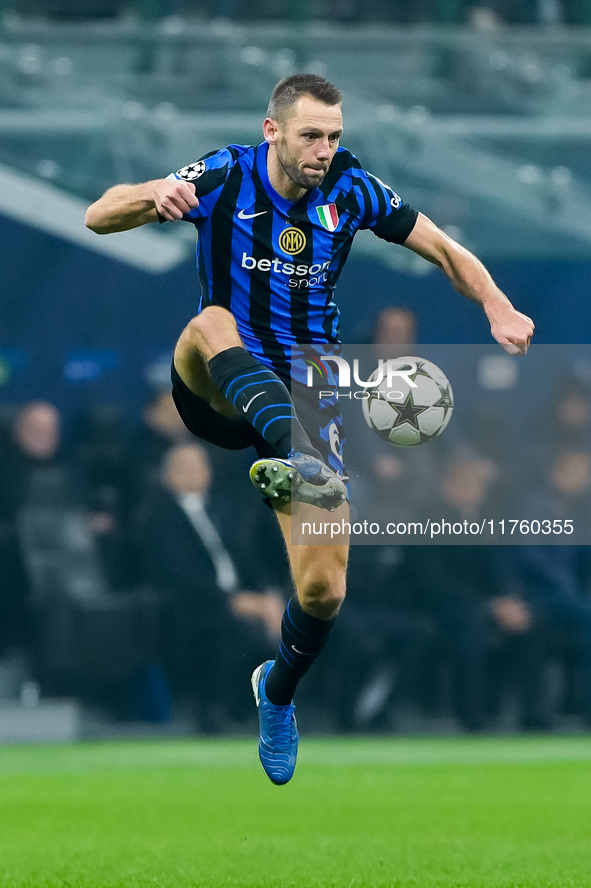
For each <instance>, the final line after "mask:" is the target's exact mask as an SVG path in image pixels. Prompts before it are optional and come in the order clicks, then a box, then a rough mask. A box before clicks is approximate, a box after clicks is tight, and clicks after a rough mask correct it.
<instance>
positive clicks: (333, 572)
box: [297, 564, 346, 620]
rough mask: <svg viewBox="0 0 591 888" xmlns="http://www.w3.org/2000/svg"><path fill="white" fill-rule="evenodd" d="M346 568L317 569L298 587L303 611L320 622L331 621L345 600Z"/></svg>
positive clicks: (336, 565) (322, 567)
mask: <svg viewBox="0 0 591 888" xmlns="http://www.w3.org/2000/svg"><path fill="white" fill-rule="evenodd" d="M345 586H346V583H345V567H344V565H342V566H341V565H339V564H333V565H332V567H331V568H328V566H326V567H325V566H320V567H316V569H314V570H311V571H310V572H309V574H308V575H307V576H305V577H304V578H303V579H302V580H301V581H300V583H299V584H298V586H297V593H298V598H299V601H300V604H301V605H302V607H303V609H304V610H305V611H306V612H307V613H309V614H311V615H312V616H313V617H318V619H320V620H330V618H331V617H333V616H334V615H335V614H336V613H337V611H338V610H339V608H340V606H341V604H342V603H343V601H344V599H345Z"/></svg>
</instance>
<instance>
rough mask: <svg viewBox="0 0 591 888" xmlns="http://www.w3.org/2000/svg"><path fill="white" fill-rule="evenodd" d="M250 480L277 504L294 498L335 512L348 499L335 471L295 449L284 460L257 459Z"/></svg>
mask: <svg viewBox="0 0 591 888" xmlns="http://www.w3.org/2000/svg"><path fill="white" fill-rule="evenodd" d="M250 480H251V481H252V483H253V484H254V485H255V487H258V489H259V490H260V491H261V492H262V493H264V494H265V495H266V496H268V497H270V498H271V499H275V500H276V501H277V502H279V503H284V502H289V501H290V500H291V499H293V500H297V501H298V502H301V503H310V504H311V505H313V506H318V507H319V508H321V509H328V511H329V512H334V510H335V509H336V508H337V506H341V505H342V504H343V503H344V502H346V500H347V488H346V487H345V485H344V483H343V480H342V478H340V477H339V476H338V475H337V474H336V472H333V470H332V469H329V467H328V466H327V465H326V464H325V463H323V462H322V460H320V459H318V458H317V457H316V456H311V455H310V454H308V453H301V452H298V451H295V450H291V451H290V452H289V455H288V458H287V459H280V458H279V457H268V458H266V459H257V461H256V462H255V463H253V464H252V466H251V468H250Z"/></svg>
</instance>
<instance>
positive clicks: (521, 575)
mask: <svg viewBox="0 0 591 888" xmlns="http://www.w3.org/2000/svg"><path fill="white" fill-rule="evenodd" d="M500 554H502V556H503V558H502V568H503V574H504V581H505V582H506V583H507V584H508V585H511V586H512V587H513V588H514V589H515V590H516V591H517V594H518V595H519V596H520V598H521V599H522V601H523V602H524V603H525V604H526V606H527V607H528V608H529V610H530V612H531V613H533V614H534V615H535V616H536V618H537V619H538V620H539V621H541V622H542V625H543V627H544V630H545V634H544V652H543V653H544V658H545V662H546V663H547V661H548V659H550V657H552V656H553V655H556V654H557V653H558V654H559V656H560V657H561V658H562V659H563V661H566V662H569V661H572V660H573V655H574V666H575V670H576V675H577V680H576V681H575V685H576V688H577V690H576V693H575V696H576V697H577V700H576V707H577V710H578V713H579V715H582V716H583V718H584V720H585V722H586V724H587V725H588V726H589V727H591V597H589V594H588V589H587V588H586V583H587V582H588V577H589V557H588V555H589V553H588V547H587V546H569V545H558V546H540V545H531V546H513V547H506V549H505V550H504V551H503V552H502V553H500ZM544 690H545V691H547V688H544Z"/></svg>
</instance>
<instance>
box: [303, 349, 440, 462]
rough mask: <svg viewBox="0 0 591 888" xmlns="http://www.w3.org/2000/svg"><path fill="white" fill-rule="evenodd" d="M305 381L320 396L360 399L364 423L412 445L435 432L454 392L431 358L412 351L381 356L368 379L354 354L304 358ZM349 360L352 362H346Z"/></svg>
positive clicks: (388, 439)
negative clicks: (424, 357)
mask: <svg viewBox="0 0 591 888" xmlns="http://www.w3.org/2000/svg"><path fill="white" fill-rule="evenodd" d="M305 361H306V364H307V367H306V386H307V387H308V388H316V385H315V382H314V380H315V377H316V379H317V380H318V379H319V381H320V385H319V387H318V398H319V400H333V401H338V400H340V399H342V398H347V399H349V400H353V399H354V400H357V401H361V406H362V409H363V417H364V419H365V421H366V423H367V425H368V426H369V428H370V429H371V430H372V431H373V432H375V433H376V434H377V435H378V436H379V437H380V438H382V439H383V440H384V441H386V442H387V443H388V444H393V445H395V446H397V447H416V446H417V445H418V444H424V443H425V442H426V441H429V440H431V439H432V438H436V437H437V436H438V435H440V434H441V432H442V431H443V430H444V429H445V428H446V427H447V425H448V423H449V421H450V419H451V415H452V412H453V405H454V400H453V392H452V388H451V385H450V382H449V380H448V378H447V376H446V375H445V374H444V373H443V371H442V370H441V369H440V368H439V367H438V366H437V365H436V364H433V363H432V362H431V361H426V360H425V359H423V358H419V357H414V356H404V357H399V358H389V359H383V358H380V360H379V362H378V366H377V367H376V369H375V370H374V371H373V372H372V373H371V375H370V376H369V377H368V378H367V379H362V378H361V375H360V371H359V359H358V358H355V359H353V361H352V362H350V361H348V360H347V359H346V358H344V357H343V356H342V355H322V357H319V356H315V357H313V358H311V357H308V358H306V359H305ZM351 364H352V367H351Z"/></svg>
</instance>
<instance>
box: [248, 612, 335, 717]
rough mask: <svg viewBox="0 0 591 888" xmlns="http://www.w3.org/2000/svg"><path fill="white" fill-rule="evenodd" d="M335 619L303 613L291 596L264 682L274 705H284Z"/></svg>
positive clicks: (323, 643)
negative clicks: (276, 646)
mask: <svg viewBox="0 0 591 888" xmlns="http://www.w3.org/2000/svg"><path fill="white" fill-rule="evenodd" d="M334 622H335V617H332V619H330V620H319V619H318V617H313V616H312V615H311V614H308V613H306V611H305V610H304V609H303V608H302V606H301V604H300V603H299V601H298V600H297V598H295V597H294V598H291V599H290V600H289V601H288V603H287V607H286V608H285V612H284V614H283V619H282V621H281V642H280V643H279V651H278V652H277V656H276V658H275V665H274V666H273V668H272V669H271V671H270V672H269V674H268V676H267V680H266V682H265V693H266V694H267V697H268V698H269V700H270V701H271V703H274V704H275V706H288V705H289V704H290V703H291V701H292V698H293V695H294V693H295V689H296V687H297V684H298V682H299V680H300V678H302V677H303V676H304V675H305V674H306V672H307V671H308V669H309V668H310V666H311V665H312V663H313V662H314V660H315V659H316V658H317V657H318V655H319V654H320V652H321V651H322V649H323V647H324V645H325V644H326V642H327V641H328V637H329V635H330V632H331V630H332V627H333V625H334Z"/></svg>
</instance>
